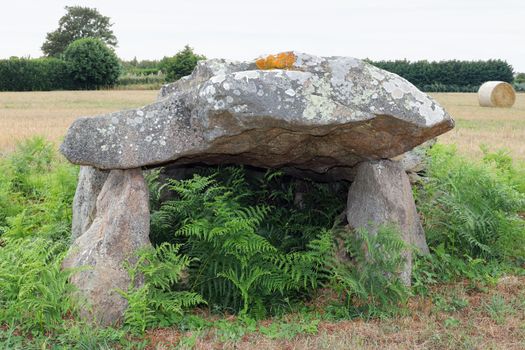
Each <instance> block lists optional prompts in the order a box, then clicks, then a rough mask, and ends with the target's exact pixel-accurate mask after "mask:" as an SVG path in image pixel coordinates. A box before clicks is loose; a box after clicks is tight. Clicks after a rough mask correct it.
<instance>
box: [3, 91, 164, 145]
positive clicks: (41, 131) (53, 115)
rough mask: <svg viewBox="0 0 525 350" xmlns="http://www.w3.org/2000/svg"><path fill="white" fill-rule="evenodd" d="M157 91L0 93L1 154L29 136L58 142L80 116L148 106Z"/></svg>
mask: <svg viewBox="0 0 525 350" xmlns="http://www.w3.org/2000/svg"><path fill="white" fill-rule="evenodd" d="M156 96H157V91H52V92H0V130H1V133H0V152H5V151H9V150H11V149H13V147H14V146H15V144H16V142H17V141H19V140H22V139H25V138H27V137H29V136H32V135H42V136H44V137H46V138H48V139H49V140H51V141H54V142H57V141H59V140H60V139H61V138H62V137H63V136H64V135H65V133H66V130H67V128H68V126H69V125H70V124H71V122H72V121H73V120H75V119H76V118H77V117H79V116H86V115H96V114H102V113H107V112H114V111H118V110H121V109H126V108H133V107H138V106H142V105H145V104H148V103H151V102H153V101H154V100H155V98H156Z"/></svg>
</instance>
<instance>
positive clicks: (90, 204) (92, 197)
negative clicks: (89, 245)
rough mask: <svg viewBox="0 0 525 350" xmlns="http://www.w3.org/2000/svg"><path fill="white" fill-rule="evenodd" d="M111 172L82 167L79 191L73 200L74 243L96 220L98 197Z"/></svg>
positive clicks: (72, 233)
mask: <svg viewBox="0 0 525 350" xmlns="http://www.w3.org/2000/svg"><path fill="white" fill-rule="evenodd" d="M108 174H109V171H104V170H98V169H96V168H93V167H90V166H82V167H80V172H79V174H78V184H77V190H76V192H75V198H74V199H73V225H72V228H71V238H72V240H73V241H74V240H75V239H77V238H78V237H79V236H80V235H82V234H83V233H84V232H86V231H87V230H88V228H89V226H91V223H92V222H93V220H94V219H95V214H96V204H97V197H98V194H99V193H100V190H102V186H103V185H104V182H106V179H107V178H108Z"/></svg>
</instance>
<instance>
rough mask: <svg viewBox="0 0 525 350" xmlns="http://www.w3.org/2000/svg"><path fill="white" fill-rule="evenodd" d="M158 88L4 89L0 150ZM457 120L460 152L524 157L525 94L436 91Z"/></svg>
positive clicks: (54, 136) (149, 98)
mask: <svg viewBox="0 0 525 350" xmlns="http://www.w3.org/2000/svg"><path fill="white" fill-rule="evenodd" d="M156 96H157V91H152V90H142V91H139V90H136V91H135V90H133V91H124V90H112V91H53V92H0V130H2V133H1V134H0V154H1V153H2V152H7V151H11V150H12V149H13V148H14V146H15V144H16V142H17V141H19V140H23V139H25V138H27V137H29V136H33V135H35V134H38V135H42V136H44V137H46V138H47V139H49V140H51V141H54V142H56V143H57V141H59V140H60V139H61V138H62V137H63V136H64V134H65V132H66V130H67V127H68V126H69V125H70V124H71V122H72V121H73V120H75V119H76V118H77V117H79V116H86V115H97V114H102V113H107V112H114V111H118V110H121V109H126V108H134V107H138V106H142V105H145V104H148V103H151V102H153V101H154V100H155V98H156ZM432 96H434V97H435V98H436V99H437V100H438V101H439V102H440V103H441V104H442V105H443V106H444V107H445V108H446V109H447V111H449V112H450V114H451V115H452V116H453V117H454V118H455V120H456V122H457V124H456V128H455V129H454V130H452V131H450V132H449V133H447V134H445V135H443V136H441V137H440V138H439V139H440V141H441V142H443V143H453V144H456V145H457V146H458V149H459V150H460V152H461V153H463V154H465V155H468V156H473V157H476V158H481V156H482V152H481V150H480V147H479V146H480V145H481V144H486V145H488V146H489V147H490V148H491V149H501V148H506V149H508V150H509V151H510V154H511V156H512V157H513V158H514V159H515V160H522V161H523V160H525V93H520V94H518V96H517V99H516V104H515V105H514V107H513V108H509V109H506V108H483V107H479V105H478V101H477V94H475V93H434V94H432Z"/></svg>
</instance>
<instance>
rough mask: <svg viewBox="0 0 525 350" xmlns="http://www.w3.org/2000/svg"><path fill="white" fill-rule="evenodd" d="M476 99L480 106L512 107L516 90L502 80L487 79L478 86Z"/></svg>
mask: <svg viewBox="0 0 525 350" xmlns="http://www.w3.org/2000/svg"><path fill="white" fill-rule="evenodd" d="M478 99H479V105H480V106H482V107H512V105H514V102H515V101H516V92H515V91H514V88H513V87H512V85H510V84H509V83H506V82H504V81H487V82H486V83H483V85H481V87H480V88H479V90H478Z"/></svg>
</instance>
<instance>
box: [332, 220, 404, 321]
mask: <svg viewBox="0 0 525 350" xmlns="http://www.w3.org/2000/svg"><path fill="white" fill-rule="evenodd" d="M345 247H346V249H345V250H346V252H347V253H348V255H349V256H350V257H351V260H350V262H347V263H343V262H341V261H339V260H335V259H334V258H332V259H331V260H330V273H331V277H330V279H331V285H332V287H333V288H334V289H335V290H336V291H338V292H339V293H340V294H341V295H343V296H344V297H345V299H346V305H347V307H348V308H349V310H350V314H351V315H353V316H366V317H379V316H383V315H389V314H392V313H396V312H397V311H398V310H400V306H402V305H404V304H405V303H406V301H407V299H408V297H409V295H410V290H409V289H408V288H407V287H406V286H405V285H404V284H403V282H402V281H401V279H400V272H401V271H402V269H403V268H404V266H405V263H406V260H405V259H406V258H405V256H404V252H405V251H406V250H407V249H408V247H407V246H406V244H405V243H404V241H403V240H402V239H401V235H400V233H399V232H398V231H397V230H396V229H394V228H392V227H389V226H382V227H380V228H379V229H378V232H377V233H375V234H371V233H370V232H368V231H367V230H364V229H360V230H357V231H355V232H354V234H352V235H349V236H348V237H347V239H346V240H345Z"/></svg>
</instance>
